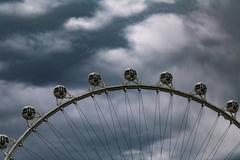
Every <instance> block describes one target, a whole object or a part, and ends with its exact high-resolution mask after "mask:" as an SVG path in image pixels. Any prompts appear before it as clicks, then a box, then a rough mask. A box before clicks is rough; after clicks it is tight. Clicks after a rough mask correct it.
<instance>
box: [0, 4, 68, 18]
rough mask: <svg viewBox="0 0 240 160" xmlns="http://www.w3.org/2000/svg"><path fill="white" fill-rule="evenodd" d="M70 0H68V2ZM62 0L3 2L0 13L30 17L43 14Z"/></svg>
mask: <svg viewBox="0 0 240 160" xmlns="http://www.w3.org/2000/svg"><path fill="white" fill-rule="evenodd" d="M70 1H71V0H69V2H70ZM63 3H66V1H64V0H23V1H20V2H5V3H2V4H0V14H9V15H14V16H24V17H32V16H36V15H41V14H45V13H46V12H48V11H49V10H50V9H53V8H56V7H58V6H60V5H62V4H63Z"/></svg>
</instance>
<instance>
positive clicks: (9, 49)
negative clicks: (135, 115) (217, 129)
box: [0, 0, 240, 138]
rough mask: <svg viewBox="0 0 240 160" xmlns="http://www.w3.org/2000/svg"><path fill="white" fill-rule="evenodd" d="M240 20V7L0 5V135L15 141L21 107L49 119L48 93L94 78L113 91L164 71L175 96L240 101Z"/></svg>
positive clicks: (223, 2)
mask: <svg viewBox="0 0 240 160" xmlns="http://www.w3.org/2000/svg"><path fill="white" fill-rule="evenodd" d="M239 15H240V1H239V0H0V97H1V98H0V104H1V105H0V132H1V133H4V134H7V135H9V136H10V137H13V138H16V137H18V136H20V135H21V133H22V132H23V131H24V130H25V129H26V124H25V122H24V121H23V119H22V118H21V116H20V113H21V109H22V107H23V106H26V105H33V106H36V107H38V108H39V111H41V112H47V111H48V110H49V109H51V108H52V107H53V106H54V105H55V99H54V97H53V95H52V88H53V87H54V86H56V85H57V84H63V85H65V86H66V87H67V88H68V89H69V90H70V91H72V92H73V93H76V94H80V93H83V92H84V91H85V90H87V89H88V87H89V85H88V83H87V76H88V74H89V73H90V72H93V71H96V72H99V73H100V74H101V75H102V77H103V80H104V82H105V83H106V84H107V85H114V84H120V83H122V79H123V77H122V74H123V71H124V69H125V68H127V67H132V68H135V69H136V70H137V71H138V73H139V79H140V80H141V82H142V83H144V84H156V83H157V82H158V80H159V75H160V73H161V72H163V71H165V70H167V71H169V72H171V73H172V74H173V76H174V80H173V81H174V85H175V87H176V88H177V89H179V90H183V91H185V92H191V91H192V90H193V86H194V84H195V83H196V82H198V81H203V82H204V83H206V84H207V86H208V94H207V96H208V100H209V101H210V102H211V103H214V104H216V105H218V106H221V107H222V106H224V105H225V103H226V102H227V101H228V100H229V99H235V100H240V85H239V82H240V69H239V68H240V53H239V52H240V32H239V28H240V18H239Z"/></svg>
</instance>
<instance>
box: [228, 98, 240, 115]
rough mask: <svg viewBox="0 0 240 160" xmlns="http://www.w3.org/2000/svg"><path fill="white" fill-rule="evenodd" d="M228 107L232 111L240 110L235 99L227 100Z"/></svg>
mask: <svg viewBox="0 0 240 160" xmlns="http://www.w3.org/2000/svg"><path fill="white" fill-rule="evenodd" d="M226 109H227V111H228V112H230V113H237V111H238V110H239V104H238V102H236V101H234V100H230V101H228V102H227V105H226Z"/></svg>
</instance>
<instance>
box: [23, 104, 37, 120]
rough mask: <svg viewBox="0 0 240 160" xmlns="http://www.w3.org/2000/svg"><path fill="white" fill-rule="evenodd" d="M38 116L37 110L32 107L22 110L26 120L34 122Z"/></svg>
mask: <svg viewBox="0 0 240 160" xmlns="http://www.w3.org/2000/svg"><path fill="white" fill-rule="evenodd" d="M35 116H36V110H35V108H34V107H32V106H26V107H24V108H23V109H22V117H23V118H24V119H26V120H32V119H34V118H35Z"/></svg>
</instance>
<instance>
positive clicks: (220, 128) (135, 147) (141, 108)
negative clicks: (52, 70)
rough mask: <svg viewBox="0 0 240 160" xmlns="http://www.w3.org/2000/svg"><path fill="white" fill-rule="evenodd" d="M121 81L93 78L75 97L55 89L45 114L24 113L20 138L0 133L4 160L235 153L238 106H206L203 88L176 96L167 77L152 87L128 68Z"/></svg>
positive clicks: (170, 159)
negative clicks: (111, 82)
mask: <svg viewBox="0 0 240 160" xmlns="http://www.w3.org/2000/svg"><path fill="white" fill-rule="evenodd" d="M123 77H124V80H123V83H122V84H121V85H116V86H106V85H105V84H104V82H103V80H102V77H101V75H100V74H98V73H95V72H94V73H91V74H89V76H88V81H89V84H90V87H89V90H88V91H86V92H85V93H84V94H81V95H79V96H74V95H72V94H71V93H70V92H69V91H68V90H67V89H66V88H65V87H64V86H63V85H58V86H56V87H55V88H54V90H53V94H54V96H55V98H56V106H55V107H53V108H52V109H51V110H50V111H49V112H47V113H40V112H39V111H38V110H37V109H36V108H35V107H33V106H26V107H24V108H23V109H22V117H23V118H24V119H25V120H26V122H27V124H28V128H27V129H26V131H25V132H24V133H23V134H22V135H21V136H20V137H19V138H18V139H14V138H10V137H8V136H6V135H4V134H1V135H0V149H1V150H2V152H3V154H4V160H12V159H16V160H22V159H27V160H48V159H51V160H92V159H95V160H230V159H233V157H234V156H235V155H236V154H237V153H238V149H239V146H240V130H239V129H240V123H239V121H238V120H237V116H236V113H237V112H238V109H239V104H238V102H237V101H235V100H230V101H228V102H227V103H226V104H225V105H223V106H220V107H219V106H215V105H213V104H211V103H209V102H208V100H207V96H206V93H207V86H206V84H204V83H202V82H199V83H197V84H196V85H195V86H194V89H193V90H192V91H191V92H190V93H184V92H182V91H179V90H177V89H175V87H174V85H173V76H172V74H171V73H169V72H163V73H162V74H161V75H160V79H159V82H157V83H156V84H154V85H144V84H142V83H141V82H140V81H139V79H138V76H137V72H136V70H134V69H132V68H128V69H126V70H125V71H124V74H123Z"/></svg>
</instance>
